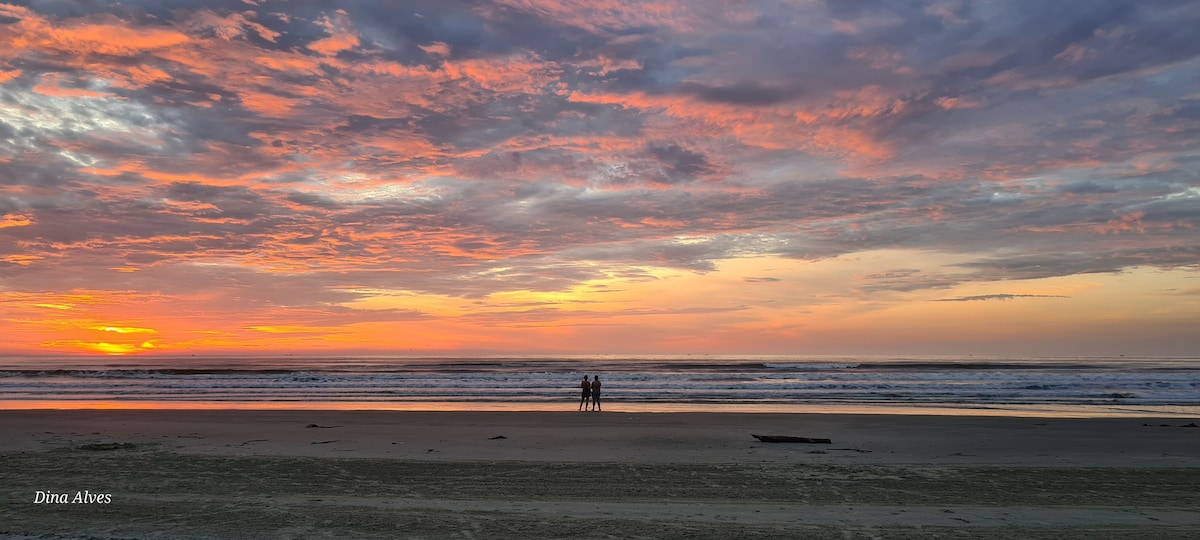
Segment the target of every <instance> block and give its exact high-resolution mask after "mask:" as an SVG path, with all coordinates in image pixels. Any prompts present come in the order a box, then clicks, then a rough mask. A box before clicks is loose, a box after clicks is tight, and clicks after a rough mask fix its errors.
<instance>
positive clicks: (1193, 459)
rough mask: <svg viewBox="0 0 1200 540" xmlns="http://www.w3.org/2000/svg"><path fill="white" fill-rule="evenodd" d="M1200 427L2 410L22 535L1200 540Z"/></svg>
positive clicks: (3, 509)
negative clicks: (55, 497)
mask: <svg viewBox="0 0 1200 540" xmlns="http://www.w3.org/2000/svg"><path fill="white" fill-rule="evenodd" d="M1192 421H1193V420H1191V419H1183V420H1181V419H1178V418H1176V419H1131V418H1121V419H1057V418H1004V417H962V416H892V415H885V416H879V415H833V414H818V415H801V414H734V413H658V414H646V413H641V414H628V413H621V412H605V413H577V412H563V413H547V412H385V411H113V410H90V411H0V538H21V539H24V538H52V539H53V538H467V539H474V538H479V539H482V538H572V539H578V538H714V539H728V538H818V539H820V538H837V539H843V538H1038V539H1041V538H1045V539H1051V538H1053V539H1059V538H1066V539H1073V538H1077V539H1085V538H1086V539H1093V538H1130V539H1133V538H1137V539H1145V538H1200V428H1190V427H1183V426H1184V425H1186V424H1190V423H1191V422H1192ZM313 425H315V426H319V427H310V426H313ZM751 433H759V434H764V433H768V434H779V435H796V436H805V437H823V438H831V439H832V440H833V443H832V444H827V445H817V444H767V443H761V442H758V441H757V440H755V439H753V438H752V437H750V434H751ZM499 437H502V438H499ZM38 491H42V492H43V493H46V492H49V493H55V494H66V496H67V499H68V500H73V499H74V498H75V496H76V494H77V493H80V492H83V493H82V496H83V498H89V497H90V498H95V496H96V495H97V494H100V495H107V496H108V497H107V498H108V499H109V500H110V502H108V503H91V504H88V503H84V502H80V503H72V502H67V503H45V502H43V503H38V502H36V499H37V498H38V494H37V492H38ZM101 499H102V500H103V499H104V498H103V497H102V498H101Z"/></svg>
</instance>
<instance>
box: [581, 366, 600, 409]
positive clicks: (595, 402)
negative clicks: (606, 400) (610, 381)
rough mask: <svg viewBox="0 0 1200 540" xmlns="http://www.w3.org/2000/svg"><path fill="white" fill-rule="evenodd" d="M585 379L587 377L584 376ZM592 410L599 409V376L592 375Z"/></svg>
mask: <svg viewBox="0 0 1200 540" xmlns="http://www.w3.org/2000/svg"><path fill="white" fill-rule="evenodd" d="M584 380H587V377H584ZM592 410H593V411H598V410H600V376H599V375H596V376H594V377H592Z"/></svg>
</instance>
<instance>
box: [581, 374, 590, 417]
mask: <svg viewBox="0 0 1200 540" xmlns="http://www.w3.org/2000/svg"><path fill="white" fill-rule="evenodd" d="M579 387H580V388H582V389H583V397H582V398H579V410H581V411H582V410H583V408H584V407H585V406H587V403H588V398H589V397H591V396H592V385H591V384H590V383H588V376H587V375H584V376H583V382H581V383H579Z"/></svg>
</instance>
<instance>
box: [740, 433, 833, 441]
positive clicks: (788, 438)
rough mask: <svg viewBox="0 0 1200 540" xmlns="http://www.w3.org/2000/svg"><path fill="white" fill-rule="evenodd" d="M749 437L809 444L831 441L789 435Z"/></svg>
mask: <svg viewBox="0 0 1200 540" xmlns="http://www.w3.org/2000/svg"><path fill="white" fill-rule="evenodd" d="M750 436H751V437H754V438H755V439H758V440H760V441H762V442H785V443H809V444H830V443H832V442H833V441H831V440H829V439H814V438H812V437H792V436H791V435H755V434H753V433H751V434H750Z"/></svg>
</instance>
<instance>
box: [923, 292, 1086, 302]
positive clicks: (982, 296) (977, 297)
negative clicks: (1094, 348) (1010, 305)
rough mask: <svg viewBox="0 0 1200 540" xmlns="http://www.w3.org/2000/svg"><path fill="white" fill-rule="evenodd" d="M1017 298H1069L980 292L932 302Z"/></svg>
mask: <svg viewBox="0 0 1200 540" xmlns="http://www.w3.org/2000/svg"><path fill="white" fill-rule="evenodd" d="M1018 298H1070V297H1069V296H1061V295H1057V294H1008V293H999V294H980V295H975V296H956V297H954V298H939V299H937V300H934V302H982V301H985V300H1002V301H1007V300H1016V299H1018Z"/></svg>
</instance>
